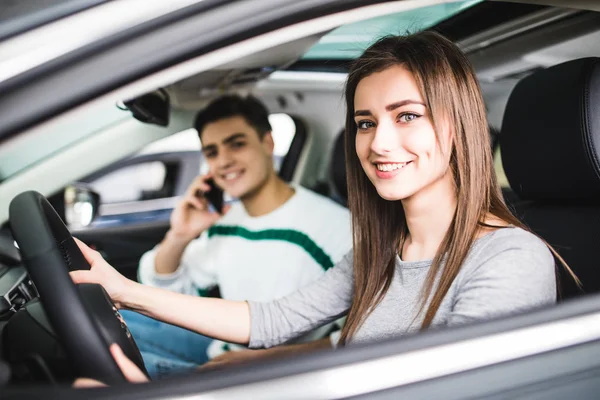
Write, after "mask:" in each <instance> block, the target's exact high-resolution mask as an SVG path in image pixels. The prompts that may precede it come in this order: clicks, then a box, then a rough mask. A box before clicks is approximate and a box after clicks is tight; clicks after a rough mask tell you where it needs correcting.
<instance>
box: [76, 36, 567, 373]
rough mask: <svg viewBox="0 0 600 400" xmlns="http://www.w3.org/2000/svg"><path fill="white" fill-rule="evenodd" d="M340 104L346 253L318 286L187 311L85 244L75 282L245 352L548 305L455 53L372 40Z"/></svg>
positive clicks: (540, 271) (466, 72)
mask: <svg viewBox="0 0 600 400" xmlns="http://www.w3.org/2000/svg"><path fill="white" fill-rule="evenodd" d="M346 102H347V117H346V160H347V166H346V168H347V172H348V191H349V207H350V211H351V213H352V220H353V240H354V249H353V252H352V253H351V254H349V255H347V256H346V258H345V259H344V260H343V261H342V262H340V263H339V264H338V265H337V266H336V267H335V268H332V269H330V270H329V271H328V272H327V273H326V274H325V276H324V277H323V278H321V279H320V280H318V281H316V282H314V283H313V284H311V285H309V286H307V287H305V288H304V289H302V290H300V291H298V292H296V293H294V294H292V295H290V296H288V297H285V298H283V299H280V300H277V301H274V302H271V303H264V304H260V303H255V302H234V301H224V300H219V299H207V298H198V297H194V298H190V297H186V296H183V295H180V294H175V293H169V292H165V291H162V290H159V289H155V288H150V287H145V286H141V285H139V284H136V283H134V282H132V281H128V280H127V279H125V278H124V277H122V276H121V275H119V274H118V273H117V272H116V271H115V270H114V269H113V268H112V267H110V266H109V265H108V264H107V263H106V262H105V261H104V260H102V258H101V257H100V256H99V255H98V254H97V253H95V252H93V251H91V250H89V249H88V248H86V247H85V245H83V244H81V245H80V246H81V247H82V250H83V251H84V254H85V255H86V257H87V259H88V261H89V262H90V263H91V265H92V269H91V270H90V271H77V272H72V273H71V274H72V277H73V279H74V281H75V282H96V283H100V284H102V285H103V286H104V287H105V288H106V290H107V291H108V293H109V294H110V295H111V297H112V298H113V300H114V302H115V303H116V304H117V306H118V307H121V308H128V309H133V310H135V311H138V312H141V313H143V314H146V315H148V316H151V317H154V318H156V319H160V320H163V321H166V322H168V323H171V324H175V325H179V326H182V327H185V328H187V329H190V330H193V331H196V332H198V333H201V334H204V335H207V336H211V337H215V338H218V339H221V340H224V341H228V342H236V343H243V344H249V345H250V347H254V348H260V347H271V346H275V345H278V344H281V343H284V342H285V341H287V340H289V339H291V338H293V337H296V336H299V335H301V334H303V333H305V332H307V331H310V330H311V329H314V328H315V327H316V326H319V325H323V324H325V323H327V322H330V321H332V320H334V319H336V318H338V317H340V316H341V315H344V314H347V316H348V318H347V321H346V324H345V326H344V328H343V330H342V334H341V338H340V340H339V344H347V343H354V342H361V341H369V340H379V339H382V338H386V337H392V336H398V335H403V334H406V333H407V332H414V331H417V330H419V329H426V328H429V327H432V326H454V325H459V324H464V323H467V322H472V321H480V320H486V319H489V318H493V317H497V316H502V315H508V314H512V313H515V312H519V311H523V310H527V309H531V308H534V307H538V306H542V305H547V304H552V303H554V302H555V301H556V278H555V271H554V268H555V265H554V258H553V256H552V253H551V251H550V249H549V248H548V247H547V246H546V245H545V243H544V242H543V241H542V240H541V239H539V238H538V237H536V236H535V235H534V234H532V233H530V232H529V231H528V230H527V229H526V228H525V227H524V226H523V225H522V224H521V223H520V222H519V221H518V220H517V219H516V218H515V217H514V216H513V215H512V214H511V212H510V211H509V210H508V208H507V207H506V205H505V203H504V201H503V199H502V195H501V192H500V188H499V186H498V183H497V182H496V177H495V174H494V170H493V165H492V153H491V146H490V139H489V134H488V124H487V121H486V113H485V106H484V102H483V98H482V95H481V90H480V87H479V84H478V82H477V79H476V77H475V74H474V72H473V70H472V68H471V66H470V64H469V62H468V60H467V58H466V57H465V55H464V54H462V52H461V51H460V50H459V49H458V48H457V47H456V46H455V45H454V44H453V43H451V42H450V41H448V40H446V39H445V38H443V37H442V36H440V35H438V34H436V33H432V32H422V33H418V34H414V35H410V36H406V37H386V38H383V39H381V40H379V41H378V42H377V43H375V44H373V45H372V46H371V47H370V48H369V49H367V50H366V51H365V52H364V54H363V55H362V56H361V57H360V58H359V59H357V60H356V62H355V63H354V65H353V66H352V68H351V70H350V72H349V76H348V81H347V84H346ZM173 310H177V311H176V312H175V313H174V312H173ZM114 354H115V355H116V356H117V358H118V359H120V360H121V361H122V356H120V355H118V354H117V352H115V353H114ZM121 365H124V364H123V363H122V362H121ZM124 368H126V369H128V370H131V368H134V367H131V366H129V367H127V366H124Z"/></svg>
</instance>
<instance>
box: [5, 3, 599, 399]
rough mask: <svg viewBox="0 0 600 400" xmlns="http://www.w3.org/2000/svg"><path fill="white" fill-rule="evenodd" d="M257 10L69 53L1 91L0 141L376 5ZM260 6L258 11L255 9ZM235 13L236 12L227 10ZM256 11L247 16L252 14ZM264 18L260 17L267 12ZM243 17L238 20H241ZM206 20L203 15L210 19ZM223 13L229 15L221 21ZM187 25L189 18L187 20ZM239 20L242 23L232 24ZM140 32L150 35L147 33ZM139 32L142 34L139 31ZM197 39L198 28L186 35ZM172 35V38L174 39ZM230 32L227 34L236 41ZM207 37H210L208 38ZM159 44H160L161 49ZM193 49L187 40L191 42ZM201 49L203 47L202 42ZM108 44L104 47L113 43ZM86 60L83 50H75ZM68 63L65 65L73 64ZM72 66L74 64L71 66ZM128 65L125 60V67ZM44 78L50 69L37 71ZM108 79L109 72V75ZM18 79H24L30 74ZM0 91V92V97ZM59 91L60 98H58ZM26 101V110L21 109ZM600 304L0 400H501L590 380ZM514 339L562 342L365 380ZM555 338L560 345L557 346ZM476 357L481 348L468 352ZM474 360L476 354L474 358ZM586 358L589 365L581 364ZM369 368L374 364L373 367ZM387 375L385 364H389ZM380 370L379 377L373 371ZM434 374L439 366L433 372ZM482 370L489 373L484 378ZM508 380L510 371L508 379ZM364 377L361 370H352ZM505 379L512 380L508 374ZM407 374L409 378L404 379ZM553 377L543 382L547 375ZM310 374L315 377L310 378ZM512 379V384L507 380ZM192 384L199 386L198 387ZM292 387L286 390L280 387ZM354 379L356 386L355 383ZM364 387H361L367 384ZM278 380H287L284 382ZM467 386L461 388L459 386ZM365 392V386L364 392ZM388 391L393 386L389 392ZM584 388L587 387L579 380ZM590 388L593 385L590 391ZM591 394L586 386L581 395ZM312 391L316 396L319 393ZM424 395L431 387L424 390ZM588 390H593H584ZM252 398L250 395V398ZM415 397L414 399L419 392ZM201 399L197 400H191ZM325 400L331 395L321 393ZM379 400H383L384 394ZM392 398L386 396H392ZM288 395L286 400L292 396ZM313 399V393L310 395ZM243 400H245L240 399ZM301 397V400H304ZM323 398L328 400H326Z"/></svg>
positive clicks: (247, 6) (23, 392)
mask: <svg viewBox="0 0 600 400" xmlns="http://www.w3.org/2000/svg"><path fill="white" fill-rule="evenodd" d="M265 3H266V2H262V1H257V0H248V1H238V2H233V3H230V4H227V5H224V6H222V7H231V8H230V9H229V11H230V12H229V13H225V12H223V14H219V15H233V16H235V17H237V19H235V18H232V19H233V21H231V22H232V23H224V22H223V20H222V19H221V20H218V23H219V25H221V27H223V25H224V26H225V27H224V28H229V29H216V28H215V27H214V25H211V24H210V23H209V22H210V19H213V22H214V18H215V14H214V12H216V11H217V10H216V9H211V10H208V12H207V13H206V14H203V15H191V16H186V17H185V19H184V18H183V17H181V16H180V18H182V21H180V22H181V23H179V21H177V22H172V23H171V24H170V25H169V24H167V25H161V27H160V28H158V29H157V30H155V31H152V32H145V33H139V35H138V36H135V37H131V38H124V40H123V42H122V43H119V44H116V45H115V46H114V48H104V49H103V50H102V51H98V53H97V54H93V55H90V54H89V53H86V52H85V51H84V52H77V54H76V56H77V57H75V55H70V56H69V57H66V58H61V60H58V61H60V62H59V63H58V64H54V65H53V66H52V67H56V66H57V65H58V66H62V67H63V68H62V69H55V70H52V69H50V70H47V69H46V67H44V68H42V69H41V70H38V71H36V73H37V74H39V75H38V76H34V77H35V79H32V80H31V81H29V82H27V81H24V80H22V79H17V80H16V81H13V82H12V83H13V84H14V83H15V82H20V83H21V84H23V85H24V86H23V87H22V88H16V87H14V86H11V87H8V89H10V90H8V92H7V93H6V95H5V96H4V97H3V98H2V99H0V118H1V117H3V116H6V115H7V113H8V112H10V111H11V110H14V109H15V106H17V105H18V106H21V107H24V106H25V104H28V106H29V110H28V111H27V112H25V111H24V110H19V116H20V119H15V118H11V119H10V121H11V124H9V125H8V127H5V128H4V129H3V130H2V131H0V135H3V136H4V137H7V136H8V135H10V134H11V133H12V134H15V133H18V132H20V131H22V130H24V129H26V128H28V127H32V126H33V125H35V124H36V123H39V122H40V121H42V120H44V119H47V118H49V117H50V116H51V115H53V114H54V113H60V112H63V111H65V110H67V109H69V108H70V107H75V106H77V105H79V104H81V103H83V102H85V101H88V100H91V99H93V98H94V97H96V96H99V95H102V94H105V93H108V92H109V91H110V90H114V89H116V88H117V87H119V86H120V85H123V84H126V83H128V82H131V81H133V80H135V79H137V78H140V77H142V76H144V75H146V74H148V73H153V72H156V71H159V70H161V69H163V68H166V67H167V66H169V65H171V64H173V63H175V62H177V61H178V60H179V61H181V60H183V59H186V58H189V57H192V56H195V55H198V54H202V53H203V52H204V53H207V52H210V51H211V50H216V49H219V48H221V47H224V46H227V45H229V44H232V43H235V42H236V41H237V40H240V35H241V34H242V33H243V34H244V35H250V36H252V35H259V34H261V33H265V32H267V31H270V30H274V29H277V28H278V27H283V26H287V25H289V24H291V23H293V22H298V21H302V20H306V19H310V18H312V17H316V16H322V15H326V14H328V13H333V12H335V11H339V10H344V9H351V8H353V7H355V6H357V5H365V4H372V3H377V2H370V1H360V2H358V1H345V2H343V1H339V0H338V1H319V2H316V1H283V0H282V1H281V7H273V5H272V4H267V5H265ZM261 4H262V5H261ZM238 6H239V7H240V8H237V7H238ZM254 7H256V8H254ZM267 8H268V9H267ZM242 9H243V11H242ZM256 10H261V11H264V13H262V14H261V13H259V14H258V15H256V18H247V17H248V16H249V15H254V14H255V11H256ZM211 11H212V12H211ZM231 12H233V14H231ZM193 17H198V19H194V18H193ZM242 17H245V18H242ZM199 21H204V22H205V23H206V25H203V26H202V27H203V28H206V29H207V30H208V29H212V28H215V30H214V31H213V32H206V38H204V37H203V41H202V43H194V44H193V45H191V44H189V43H187V45H188V47H186V46H182V47H179V48H177V49H176V50H177V51H171V52H165V54H162V55H161V56H160V57H154V58H152V57H146V56H144V57H142V55H141V54H140V53H139V52H137V51H134V50H135V48H136V46H140V48H145V49H147V48H148V46H151V45H152V46H155V47H156V46H157V42H156V41H158V42H159V47H160V46H164V45H165V43H169V40H173V39H174V38H175V37H178V38H179V39H181V36H177V35H182V32H181V30H182V29H191V27H192V23H196V24H197V23H198V22H199ZM233 22H239V23H240V25H238V26H235V25H236V24H235V23H233ZM149 27H150V26H149ZM149 27H148V28H149ZM192 31H193V32H194V33H195V34H197V33H198V28H196V29H192ZM176 32H178V34H177V35H176V34H175V33H176ZM236 32H237V33H236ZM211 33H213V34H212V35H211ZM157 35H158V36H160V35H162V36H163V37H162V38H161V37H157ZM167 39H168V40H167ZM196 39H197V38H196ZM204 39H206V40H204ZM109 43H110V41H109ZM113 43H114V42H113ZM85 50H86V51H89V48H86V49H85ZM127 51H134V53H135V54H134V55H133V56H140V57H141V58H142V60H141V61H143V63H146V64H144V65H141V64H142V63H139V64H135V63H134V64H133V65H132V66H131V69H129V70H127V71H120V72H121V73H116V72H115V73H106V71H105V73H104V74H103V73H102V71H103V69H106V68H107V66H110V65H115V64H114V62H115V61H116V60H119V59H122V58H123V57H125V55H126V52H127ZM71 56H73V57H75V58H73V57H71ZM78 57H79V58H78ZM125 58H126V59H129V56H127V57H125ZM66 60H67V61H68V60H71V61H73V63H72V65H65V64H64V62H65V61H66ZM47 67H48V68H50V67H51V66H47ZM42 71H44V72H46V73H47V74H46V76H43V74H41V72H42ZM69 72H71V73H72V78H73V79H72V80H70V82H69V80H63V79H64V77H65V76H68V75H65V74H68V73H69ZM94 72H95V73H97V74H99V77H98V80H97V81H96V82H95V84H91V83H89V82H88V83H86V84H84V83H85V82H83V80H84V78H85V77H86V76H90V75H89V74H91V73H94ZM111 72H113V71H111ZM26 75H28V78H31V77H32V75H31V74H26ZM65 82H69V84H75V85H76V84H83V86H82V87H81V91H80V92H78V91H77V90H76V89H74V88H72V87H68V88H67V87H65V85H66V84H65ZM1 86H2V85H0V87H1ZM61 87H65V90H64V91H63V92H61V91H60V90H57V89H58V88H61ZM50 89H52V90H50ZM47 90H50V92H51V93H57V98H55V100H56V104H54V106H50V105H49V104H48V103H47V102H43V101H38V100H36V99H35V97H36V96H35V95H36V94H37V95H39V94H41V93H46V92H47ZM28 99H29V100H28ZM11 101H14V103H12V104H11V106H10V107H8V108H6V109H3V106H4V105H9V103H10V102H11ZM599 310H600V298H599V297H598V296H591V297H589V298H583V299H578V300H575V301H571V302H568V303H564V304H560V305H559V306H557V307H555V308H550V309H547V310H542V311H539V312H536V313H530V314H527V315H523V316H519V317H513V318H510V319H502V320H497V321H489V322H485V323H481V324H477V325H473V326H468V327H462V328H456V329H447V330H443V331H429V332H425V333H422V334H420V335H416V336H412V337H409V338H405V339H403V340H394V341H387V342H382V343H378V344H372V345H369V346H350V347H348V348H345V349H341V350H339V351H336V352H325V353H320V354H311V355H303V356H299V357H296V358H295V359H294V363H286V362H284V361H276V360H272V361H269V362H265V363H262V364H260V365H249V366H239V367H235V368H232V369H231V370H228V371H226V372H221V371H210V372H205V373H203V374H201V375H197V376H181V377H177V378H174V379H172V380H165V381H161V382H153V383H151V384H148V385H139V386H138V385H131V386H119V387H113V388H108V389H105V390H96V391H73V390H68V389H64V388H52V389H50V390H49V389H48V388H44V389H43V391H36V389H28V388H25V389H9V390H7V391H5V393H4V394H6V396H7V397H6V398H19V397H20V396H35V394H36V393H38V394H43V397H45V398H65V399H76V398H167V397H169V398H174V397H177V396H180V397H182V396H189V395H196V396H197V397H196V398H199V399H200V398H219V396H223V397H227V398H232V397H231V396H235V395H236V394H238V395H239V394H240V393H241V394H245V395H246V396H247V397H248V396H250V394H255V395H256V396H259V395H261V394H265V395H266V394H268V393H269V392H266V390H272V389H276V390H281V389H282V388H283V389H289V390H290V391H292V390H294V389H296V390H310V389H311V386H314V387H317V386H316V384H317V383H318V382H319V380H318V379H331V377H332V374H331V373H332V371H333V372H336V371H337V372H338V373H340V372H341V375H338V378H337V379H335V380H331V381H326V382H327V383H328V385H330V386H331V387H330V389H329V390H335V389H336V388H337V389H339V390H340V391H339V392H338V394H343V395H344V396H347V395H348V392H347V391H344V390H347V388H348V387H355V388H356V389H355V390H354V392H353V393H354V395H356V396H360V395H366V394H372V393H374V392H377V393H378V394H380V395H381V394H382V393H383V394H385V392H383V391H385V390H391V389H398V390H410V389H412V390H413V392H412V395H413V396H415V397H422V396H421V395H424V394H425V393H424V392H420V389H418V388H416V389H415V387H416V386H412V385H419V384H425V383H426V384H427V385H436V386H435V388H436V392H437V393H438V394H439V393H444V395H447V394H449V393H451V392H450V389H449V386H448V385H449V384H448V381H445V380H444V379H446V378H453V377H454V378H456V377H457V376H458V377H460V374H469V373H471V372H473V373H477V374H479V376H482V375H486V374H488V373H489V374H491V375H490V378H489V379H492V378H493V377H494V376H495V378H494V382H496V383H497V384H498V385H497V386H495V387H494V388H493V389H494V392H493V393H489V392H488V393H485V392H486V390H487V388H486V387H485V386H484V385H471V386H469V385H464V384H463V385H454V383H453V382H452V381H450V384H452V386H453V387H454V389H455V390H456V393H457V396H459V397H460V396H463V395H467V394H469V393H473V392H469V390H471V387H475V388H476V389H479V390H480V392H479V393H480V394H483V395H486V396H488V395H489V396H492V395H495V394H498V393H502V391H503V390H504V391H505V390H511V391H512V390H516V389H518V388H519V387H524V385H525V386H526V385H527V384H530V385H542V384H543V383H544V382H551V383H555V382H556V379H557V377H558V376H560V377H573V376H579V375H577V374H579V373H581V368H582V367H585V371H588V372H589V371H592V372H594V373H596V374H597V371H598V370H599V369H600V357H598V355H600V323H596V322H597V321H599V320H598V318H600V312H599ZM583 327H585V329H586V330H585V331H584V333H585V334H584V335H581V334H580V332H579V331H575V330H576V329H582V328H583ZM524 329H537V332H539V333H540V335H543V334H549V333H550V332H552V333H553V334H554V335H555V338H559V337H561V338H562V341H561V340H557V341H556V346H555V347H552V346H550V347H548V346H546V347H543V349H541V350H540V351H537V352H536V351H535V349H533V348H532V349H530V351H529V352H521V353H511V354H509V356H508V357H505V358H504V360H503V361H501V362H498V361H497V360H491V362H490V363H489V364H487V365H486V364H483V365H481V364H479V365H477V366H474V367H473V365H471V366H472V368H464V369H463V370H456V369H454V370H450V371H440V370H439V369H438V373H437V374H433V375H432V374H431V373H429V375H428V374H427V371H429V370H430V369H431V368H435V367H436V364H433V365H421V366H420V367H419V368H420V370H421V371H423V374H422V375H421V376H420V378H418V379H415V380H413V381H406V380H405V379H403V376H402V373H401V372H402V371H400V372H397V371H391V372H393V373H394V374H395V375H397V376H398V377H399V378H398V379H399V380H398V381H396V383H394V381H387V384H385V385H373V384H372V382H371V383H369V382H367V381H368V380H369V379H370V380H377V379H379V378H382V377H389V376H390V371H389V370H387V372H386V369H387V368H389V366H390V364H389V363H387V364H386V362H387V361H389V358H390V357H397V360H402V358H403V357H407V356H408V355H412V356H416V357H417V359H418V357H419V354H421V355H422V354H425V353H424V352H428V351H429V352H431V350H440V349H443V348H444V346H457V345H461V344H467V345H469V344H475V343H476V341H478V340H485V339H492V340H491V341H489V342H488V344H489V346H490V349H493V346H494V344H495V343H496V342H494V340H493V339H497V336H498V335H500V336H502V335H513V337H514V340H515V342H514V343H518V339H519V335H521V336H522V335H523V333H524V331H523V330H524ZM561 335H562V336H561ZM530 345H531V346H533V347H534V348H535V347H536V346H537V348H538V349H539V346H538V345H539V344H536V343H535V342H533V343H530ZM477 349H479V350H481V348H479V347H478V348H477ZM581 352H583V354H588V357H587V358H586V359H585V360H584V361H585V365H583V363H581V362H580V363H573V362H571V361H572V359H573V357H575V356H576V355H577V354H579V355H580V354H581ZM474 354H475V355H477V353H474ZM589 355H592V356H589ZM546 356H550V357H555V358H558V359H560V360H561V362H558V363H557V364H556V365H559V366H561V368H562V370H561V371H559V373H558V374H557V373H556V371H551V369H550V368H547V366H548V359H547V358H545V357H546ZM453 361H455V360H440V361H439V363H440V364H444V365H448V363H449V362H450V363H452V362H453ZM528 361H531V362H533V364H534V365H536V367H535V368H534V369H533V370H530V372H531V376H530V379H529V381H528V382H520V383H519V384H518V385H515V384H514V382H511V381H508V380H503V379H501V377H498V376H497V375H495V374H497V372H498V370H494V368H496V367H497V368H501V367H503V366H504V367H506V366H508V365H510V364H511V363H512V368H516V366H521V367H522V366H523V365H524V364H523V363H526V362H528ZM374 363H375V364H374ZM376 364H379V367H378V368H375V369H372V370H370V371H371V372H372V373H373V375H372V376H371V375H362V376H358V377H357V376H356V374H353V373H352V370H355V371H361V369H360V368H359V367H360V366H361V365H366V366H367V367H368V366H369V365H370V366H373V365H375V366H376V367H377V365H376ZM392 365H394V364H392ZM382 366H383V369H382ZM437 367H439V365H437ZM416 368H417V366H413V367H412V368H411V369H413V370H414V369H416ZM489 368H491V370H490V369H489ZM511 370H512V369H511ZM362 371H364V370H362ZM514 371H518V368H517V369H514ZM413 372H414V371H413ZM551 372H552V373H554V375H553V374H551ZM315 374H316V375H315ZM513 375H518V374H513ZM200 378H202V379H200ZM290 378H291V379H292V380H291V381H290V380H289V379H290ZM361 378H362V379H361ZM367 378H368V379H367ZM286 379H287V380H286ZM467 381H468V379H467ZM365 382H366V383H368V384H367V385H365ZM397 382H400V383H399V384H397ZM587 382H590V381H589V380H588V381H587ZM592 386H593V385H592ZM592 386H588V385H586V386H585V387H586V388H591V387H592ZM321 387H322V386H321ZM432 387H433V386H432ZM593 387H596V386H593ZM252 390H254V391H252ZM423 390H424V389H423ZM200 393H203V394H204V395H205V396H200ZM270 393H271V397H272V398H283V395H284V394H285V392H281V391H279V392H270ZM329 393H330V394H331V392H329ZM388 393H389V392H388ZM399 393H400V392H396V393H395V394H399ZM292 395H294V394H293V393H292ZM313 395H314V393H313ZM250 397H252V396H250ZM307 397H308V396H307ZM331 397H336V396H335V393H334V394H333V395H332V396H331Z"/></svg>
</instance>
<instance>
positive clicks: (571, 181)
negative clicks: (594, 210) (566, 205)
mask: <svg viewBox="0 0 600 400" xmlns="http://www.w3.org/2000/svg"><path fill="white" fill-rule="evenodd" d="M500 149H501V153H502V164H503V166H504V171H505V173H506V177H507V178H508V181H509V182H510V186H511V188H512V189H513V191H515V192H516V193H517V195H518V196H519V197H520V198H521V199H527V200H565V199H571V200H575V199H576V200H591V199H600V58H584V59H580V60H574V61H569V62H566V63H563V64H559V65H556V66H553V67H550V68H548V69H545V70H541V71H537V72H535V73H533V74H531V75H529V76H528V77H526V78H524V79H523V80H522V81H521V82H519V83H518V84H517V86H516V87H515V88H514V90H513V92H512V93H511V95H510V98H509V99H508V104H507V106H506V111H505V114H504V121H503V123H502V132H501V134H500Z"/></svg>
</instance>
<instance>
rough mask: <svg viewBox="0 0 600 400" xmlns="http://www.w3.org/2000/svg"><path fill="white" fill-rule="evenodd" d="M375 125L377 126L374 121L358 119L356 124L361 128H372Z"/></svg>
mask: <svg viewBox="0 0 600 400" xmlns="http://www.w3.org/2000/svg"><path fill="white" fill-rule="evenodd" d="M374 126H375V124H374V123H373V122H372V121H358V123H357V124H356V127H357V128H358V129H359V130H365V129H370V128H373V127H374Z"/></svg>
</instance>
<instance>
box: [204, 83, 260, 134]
mask: <svg viewBox="0 0 600 400" xmlns="http://www.w3.org/2000/svg"><path fill="white" fill-rule="evenodd" d="M233 117H242V118H244V120H245V121H246V122H247V123H248V125H250V126H251V127H252V128H254V130H256V132H257V133H258V136H259V138H261V139H262V138H263V137H264V136H265V133H267V132H271V130H272V128H271V124H270V123H269V111H268V110H267V108H266V107H265V105H264V104H263V103H261V101H260V100H258V99H257V98H256V97H254V96H247V97H241V96H238V95H236V94H228V95H224V96H221V97H219V98H217V99H215V100H213V101H212V102H211V103H210V104H208V105H207V106H206V107H205V108H204V109H202V110H200V111H199V112H198V114H197V115H196V120H195V122H194V128H196V130H197V131H198V136H200V140H202V132H203V131H204V127H206V125H208V124H210V123H213V122H216V121H219V120H222V119H226V118H233Z"/></svg>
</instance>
